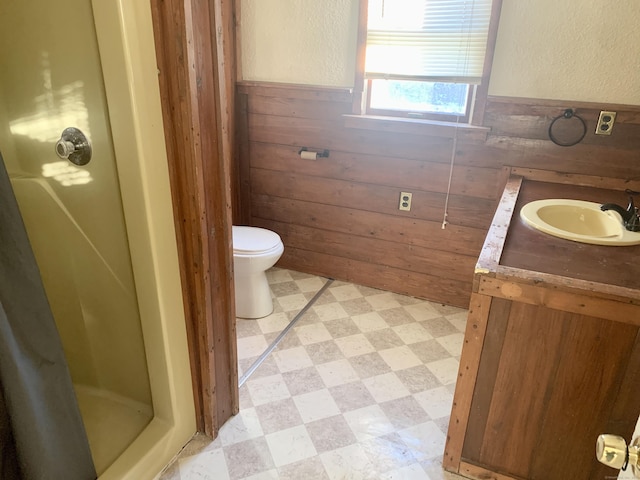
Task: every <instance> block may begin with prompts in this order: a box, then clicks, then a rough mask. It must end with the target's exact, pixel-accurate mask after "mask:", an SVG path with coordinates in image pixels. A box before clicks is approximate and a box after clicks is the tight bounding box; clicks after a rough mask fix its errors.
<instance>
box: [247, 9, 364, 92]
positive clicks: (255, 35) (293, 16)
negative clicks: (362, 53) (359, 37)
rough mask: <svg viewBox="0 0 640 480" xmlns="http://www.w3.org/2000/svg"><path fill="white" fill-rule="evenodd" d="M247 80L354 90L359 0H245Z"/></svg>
mask: <svg viewBox="0 0 640 480" xmlns="http://www.w3.org/2000/svg"><path fill="white" fill-rule="evenodd" d="M240 24H241V38H240V44H241V55H242V57H241V58H242V66H241V69H242V70H241V76H242V78H243V79H244V80H257V81H267V82H285V83H302V84H309V85H327V86H348V87H351V86H353V81H354V80H353V79H354V73H355V68H356V67H355V65H356V63H355V51H356V34H357V25H358V0H241V6H240Z"/></svg>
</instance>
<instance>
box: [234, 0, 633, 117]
mask: <svg viewBox="0 0 640 480" xmlns="http://www.w3.org/2000/svg"><path fill="white" fill-rule="evenodd" d="M240 23H241V33H240V42H241V78H242V79H243V80H256V81H267V82H284V83H301V84H308V85H324V86H338V87H352V86H353V81H354V70H355V49H356V33H357V25H358V0H241V11H240ZM638 25H640V1H638V0H619V1H617V2H602V1H597V0H581V1H580V2H576V1H575V0H503V5H502V16H501V19H500V28H499V31H498V40H497V44H496V50H495V57H494V65H493V72H492V77H491V83H490V86H489V94H491V95H502V96H513V97H530V98H540V99H561V100H576V101H591V102H600V103H620V104H628V105H640V28H638Z"/></svg>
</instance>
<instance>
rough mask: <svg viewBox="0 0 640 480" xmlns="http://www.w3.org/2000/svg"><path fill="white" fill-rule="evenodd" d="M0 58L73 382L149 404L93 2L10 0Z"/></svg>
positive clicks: (6, 109)
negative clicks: (76, 144) (88, 148)
mask: <svg viewBox="0 0 640 480" xmlns="http://www.w3.org/2000/svg"><path fill="white" fill-rule="evenodd" d="M26 32H28V34H26ZM0 64H1V65H2V66H3V68H2V69H0V98H2V102H3V104H2V106H1V107H0V122H1V124H0V132H1V133H0V135H1V136H0V142H2V143H0V150H2V152H3V155H4V157H5V161H6V164H7V166H8V169H9V174H10V176H11V177H13V178H14V181H13V185H14V190H15V191H16V196H17V198H18V202H19V204H20V208H21V211H22V213H23V216H24V217H25V223H26V225H27V229H28V233H29V236H30V238H31V241H32V244H33V247H34V251H35V254H36V258H37V259H38V262H39V267H40V270H41V273H42V277H43V281H44V283H45V289H46V291H47V295H48V297H49V301H50V304H51V307H52V310H53V313H54V316H55V318H56V323H57V324H58V329H59V331H60V334H61V337H62V341H63V345H64V348H65V353H66V354H67V359H68V362H69V366H70V370H71V373H72V377H73V380H74V383H80V384H85V385H88V386H91V387H97V388H103V389H106V390H108V391H110V392H113V393H115V394H117V395H122V396H125V397H128V398H131V399H133V400H135V401H138V402H142V403H145V404H147V405H150V404H151V393H150V386H149V379H148V374H147V365H146V359H145V351H144V346H143V338H142V329H141V326H140V318H139V313H138V305H137V300H136V290H135V284H134V280H133V273H132V269H131V258H130V254H129V245H128V241H127V232H126V228H125V223H124V218H123V208H122V201H121V197H120V190H119V184H118V177H117V174H118V172H117V170H116V163H115V158H114V150H113V145H112V140H111V132H110V127H109V123H108V122H109V118H108V112H107V106H106V98H105V93H104V86H103V82H102V66H101V63H100V55H99V52H98V45H97V40H96V34H95V30H94V22H93V11H92V6H91V2H90V0H64V1H61V2H42V1H40V0H25V1H20V2H3V4H2V6H1V7H0ZM66 127H77V128H80V129H81V130H83V132H84V133H85V134H86V135H87V136H88V137H89V139H90V141H91V144H92V147H93V158H92V160H91V162H90V163H89V164H88V165H86V166H83V167H76V166H74V165H73V164H71V163H70V162H68V161H66V160H62V159H60V158H58V157H57V156H56V154H55V152H54V146H55V143H56V141H57V140H58V138H59V137H60V134H61V132H62V130H64V129H65V128H66ZM5 146H6V148H5Z"/></svg>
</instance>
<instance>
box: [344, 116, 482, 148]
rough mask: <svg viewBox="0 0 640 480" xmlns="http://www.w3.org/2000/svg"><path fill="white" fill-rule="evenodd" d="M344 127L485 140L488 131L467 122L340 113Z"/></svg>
mask: <svg viewBox="0 0 640 480" xmlns="http://www.w3.org/2000/svg"><path fill="white" fill-rule="evenodd" d="M342 118H343V119H344V126H345V127H346V128H358V129H361V130H375V131H378V132H392V133H407V134H412V135H427V136H431V137H445V138H454V137H455V136H456V132H457V137H458V139H464V140H471V141H481V142H483V141H485V140H486V139H487V134H488V133H489V128H488V127H481V126H478V125H471V124H469V123H455V122H438V121H435V120H423V119H418V118H401V117H383V116H377V115H352V114H344V115H342Z"/></svg>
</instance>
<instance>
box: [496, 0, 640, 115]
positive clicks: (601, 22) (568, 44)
mask: <svg viewBox="0 0 640 480" xmlns="http://www.w3.org/2000/svg"><path fill="white" fill-rule="evenodd" d="M639 24H640V2H639V1H637V0H619V1H616V2H602V1H599V0H581V1H580V2H576V1H575V0H504V1H503V4H502V16H501V19H500V27H499V29H498V39H497V42H496V49H495V56H494V62H493V69H492V73H491V83H490V85H489V94H491V95H504V96H514V97H531V98H548V99H567V100H582V101H592V102H605V103H621V104H629V105H640V28H638V25H639Z"/></svg>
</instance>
